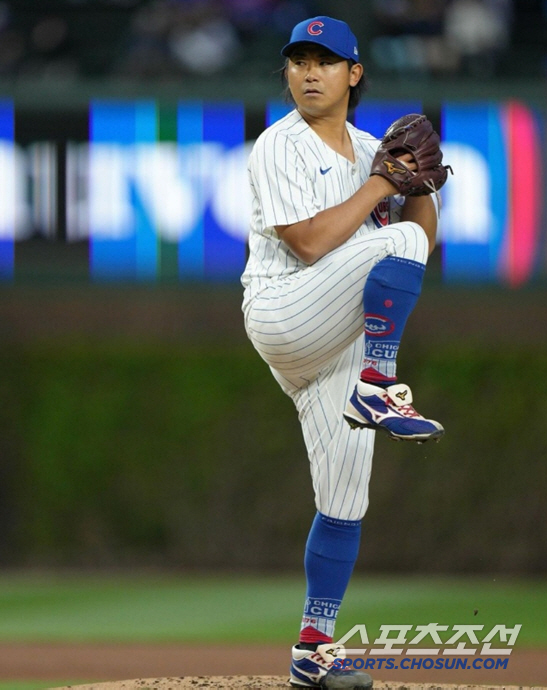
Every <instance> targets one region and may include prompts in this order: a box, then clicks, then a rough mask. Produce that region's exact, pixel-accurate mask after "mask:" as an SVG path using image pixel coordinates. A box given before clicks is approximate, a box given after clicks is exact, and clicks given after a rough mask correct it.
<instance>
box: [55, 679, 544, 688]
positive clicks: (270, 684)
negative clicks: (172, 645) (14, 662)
mask: <svg viewBox="0 0 547 690" xmlns="http://www.w3.org/2000/svg"><path fill="white" fill-rule="evenodd" d="M289 687H290V685H289V682H288V679H287V678H286V677H282V676H184V677H181V678H137V679H135V680H121V681H116V682H114V683H93V684H92V685H68V686H66V687H63V688H50V690H171V688H173V689H174V690H177V689H191V688H194V689H197V688H211V690H212V689H213V688H215V689H218V690H224V689H226V690H234V689H235V688H237V689H238V690H239V689H240V688H242V689H244V690H251V689H253V690H259V689H260V688H289ZM374 690H546V689H545V688H541V687H539V686H517V685H513V686H511V685H504V686H500V685H426V684H421V683H408V684H402V683H382V682H378V681H375V683H374Z"/></svg>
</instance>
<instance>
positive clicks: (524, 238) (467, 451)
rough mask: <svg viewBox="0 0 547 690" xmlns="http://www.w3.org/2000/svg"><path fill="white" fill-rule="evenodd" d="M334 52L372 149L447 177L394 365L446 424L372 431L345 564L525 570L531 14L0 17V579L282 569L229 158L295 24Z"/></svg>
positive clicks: (546, 445)
mask: <svg viewBox="0 0 547 690" xmlns="http://www.w3.org/2000/svg"><path fill="white" fill-rule="evenodd" d="M323 13H327V14H332V15H334V16H337V17H339V18H341V19H346V20H348V21H349V22H350V23H351V24H352V26H353V27H354V30H355V31H356V33H357V35H358V37H359V39H360V43H361V47H362V53H363V62H364V64H365V67H366V71H367V74H368V77H369V80H370V88H369V94H368V96H367V97H366V98H365V100H364V102H363V104H362V105H361V106H360V107H359V109H358V110H357V111H356V113H355V114H354V118H355V121H356V123H357V124H360V125H362V126H363V127H364V128H366V129H369V130H370V131H373V133H375V134H381V132H382V131H383V130H384V129H385V127H386V126H387V124H389V122H390V121H391V120H392V119H394V118H395V117H397V116H398V115H399V114H402V113H404V112H408V111H413V110H422V109H423V110H425V111H426V112H427V113H428V114H429V115H430V117H431V119H432V120H434V122H435V123H436V125H437V126H438V127H439V129H440V131H441V134H442V137H443V140H444V149H445V160H446V162H448V163H451V164H452V165H453V168H454V170H455V173H456V174H455V176H454V178H451V179H450V180H449V183H448V184H447V186H446V188H445V189H444V190H443V203H444V215H443V220H442V227H441V237H440V240H439V247H438V249H437V251H436V252H435V254H434V256H433V257H432V260H431V266H430V270H429V272H428V275H427V280H426V285H425V289H424V294H423V297H422V300H421V302H420V304H419V306H418V308H417V309H416V312H415V315H414V316H413V319H412V322H411V323H410V324H409V327H408V332H407V334H406V335H405V338H406V343H405V347H404V354H403V355H402V362H401V372H404V376H405V378H407V380H408V382H409V383H411V384H412V386H413V387H414V388H415V389H416V390H417V391H419V395H420V401H421V406H422V407H423V409H424V410H425V411H426V412H428V413H431V414H433V413H434V414H435V415H437V416H438V417H439V418H440V419H441V420H442V421H443V423H445V426H446V428H447V435H446V438H445V439H443V441H442V443H441V444H439V445H438V446H437V445H435V446H434V447H428V446H416V447H402V448H401V447H400V445H396V444H389V443H388V442H385V440H384V439H383V438H382V439H378V441H377V451H376V460H375V463H376V464H375V472H374V477H373V482H372V487H371V507H370V511H369V515H368V516H367V518H366V520H365V538H364V546H363V554H362V556H361V557H360V562H359V565H358V569H359V570H360V571H362V572H366V573H386V572H387V573H421V574H425V575H431V574H452V575H454V574H487V573H488V574H491V573H498V574H500V575H522V576H538V575H540V574H544V573H545V572H546V570H547V552H546V550H545V543H546V541H547V540H546V537H547V503H546V501H545V495H546V492H547V464H546V462H545V457H546V453H547V424H546V420H547V395H546V393H545V383H544V382H545V380H546V378H547V376H546V375H547V354H546V353H547V349H546V347H545V346H546V344H547V310H546V309H545V286H546V277H547V242H546V240H547V218H546V199H547V197H546V186H545V175H544V170H545V165H546V152H547V148H546V139H545V134H546V132H545V125H546V106H547V102H546V89H545V86H546V78H547V59H546V58H547V4H546V3H545V2H542V1H541V0H536V1H533V0H519V2H514V3H513V2H511V1H510V0H413V1H411V0H406V1H405V0H381V1H380V0H378V1H375V0H369V1H364V0H361V1H350V0H337V2H336V3H330V2H315V1H312V0H290V1H289V0H222V1H219V2H214V1H212V0H42V1H41V2H36V1H35V0H11V1H9V0H3V1H2V2H0V97H1V100H0V180H1V183H0V189H1V190H2V191H1V194H0V276H1V283H0V353H1V357H2V364H3V367H2V368H3V373H2V376H1V377H0V404H1V410H2V412H1V414H0V431H1V433H0V457H1V459H2V462H1V464H0V478H1V481H0V516H1V524H2V528H1V530H0V567H2V568H4V569H5V570H11V569H14V568H34V569H44V568H53V569H56V568H93V569H105V568H135V567H139V566H140V567H153V568H164V569H171V570H176V571H177V572H190V571H192V572H195V571H196V570H198V571H199V570H208V571H210V570H218V571H222V572H226V571H232V572H233V571H236V572H238V571H252V572H258V573H260V572H282V571H283V572H285V571H286V572H299V571H300V563H301V554H302V546H303V543H304V540H305V537H306V533H307V530H308V526H309V523H310V520H311V518H312V515H313V512H314V508H313V498H312V493H311V487H310V482H309V479H308V467H307V460H306V457H305V451H304V446H303V442H302V440H301V438H300V431H299V428H298V422H297V420H296V415H295V412H294V410H293V409H292V405H291V403H290V401H289V400H288V399H287V398H285V397H284V396H283V395H282V393H281V392H280V391H278V390H277V387H276V385H275V382H274V381H273V380H272V379H271V376H270V374H269V372H268V371H267V369H266V367H265V366H264V365H263V364H262V362H261V361H260V360H259V358H258V356H257V355H256V354H255V353H254V351H253V350H252V347H251V346H250V344H249V343H248V342H247V340H246V338H245V334H244V332H243V322H242V318H241V313H240V302H241V288H240V286H239V282H238V278H239V275H240V273H241V271H242V268H243V264H244V260H245V239H246V232H247V217H248V213H247V208H248V207H247V203H248V198H247V193H246V188H245V157H246V155H247V153H248V149H249V146H250V145H251V144H252V141H253V139H254V138H256V136H257V135H258V134H259V133H260V131H261V130H262V129H263V128H264V127H265V125H266V124H267V123H268V122H271V121H272V120H273V119H275V118H276V117H279V116H280V115H281V114H283V112H284V111H285V109H286V106H285V105H284V103H283V101H282V99H281V85H280V79H279V74H278V70H279V68H280V66H281V58H280V56H279V48H280V46H281V45H282V44H283V42H284V41H285V40H286V37H287V36H288V33H289V31H290V29H291V27H292V26H293V25H294V23H296V22H297V21H299V20H301V19H303V18H306V17H307V16H315V15H317V14H323Z"/></svg>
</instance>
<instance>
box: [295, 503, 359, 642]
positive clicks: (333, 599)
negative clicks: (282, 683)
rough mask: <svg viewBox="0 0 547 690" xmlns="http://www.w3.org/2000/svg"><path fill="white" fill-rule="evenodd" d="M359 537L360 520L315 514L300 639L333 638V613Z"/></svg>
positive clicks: (309, 541) (354, 558)
mask: <svg viewBox="0 0 547 690" xmlns="http://www.w3.org/2000/svg"><path fill="white" fill-rule="evenodd" d="M360 539H361V521H360V520H355V521H353V520H337V519H336V518H331V517H327V516H326V515H323V514H322V513H319V512H318V513H317V514H316V516H315V518H314V521H313V523H312V527H311V530H310V533H309V536H308V541H307V544H306V554H305V558H304V568H305V572H306V581H307V592H306V603H305V606H304V614H303V616H302V626H301V629H300V642H301V643H305V644H317V643H323V642H332V641H333V637H334V626H335V623H336V616H337V615H338V610H339V609H340V604H341V603H342V599H343V597H344V593H345V591H346V588H347V586H348V582H349V580H350V577H351V574H352V572H353V566H354V565H355V561H356V560H357V554H358V552H359V543H360Z"/></svg>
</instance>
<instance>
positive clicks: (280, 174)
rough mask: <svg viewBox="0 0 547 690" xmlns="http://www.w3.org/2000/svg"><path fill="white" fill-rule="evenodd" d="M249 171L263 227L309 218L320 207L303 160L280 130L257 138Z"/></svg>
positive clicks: (292, 142) (287, 223)
mask: <svg viewBox="0 0 547 690" xmlns="http://www.w3.org/2000/svg"><path fill="white" fill-rule="evenodd" d="M250 174H251V183H252V186H253V189H254V193H255V194H256V196H257V199H258V202H259V204H260V207H261V210H262V220H263V223H264V226H265V227H270V226H274V225H291V224H292V223H297V222H298V221H301V220H306V219H307V218H313V216H315V215H316V213H317V212H318V211H319V210H320V207H319V205H318V204H317V201H316V198H315V195H314V190H313V183H312V180H311V179H310V177H309V175H308V173H307V171H306V166H305V163H304V160H303V158H302V156H301V154H300V153H299V152H298V150H297V147H296V145H295V143H294V141H293V140H292V139H291V138H290V137H287V136H286V135H285V134H283V132H271V133H270V134H269V135H268V136H266V137H263V138H261V139H258V140H257V142H256V144H255V149H254V151H253V153H252V155H251V159H250Z"/></svg>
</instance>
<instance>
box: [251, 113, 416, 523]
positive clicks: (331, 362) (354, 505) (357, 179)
mask: <svg viewBox="0 0 547 690" xmlns="http://www.w3.org/2000/svg"><path fill="white" fill-rule="evenodd" d="M347 129H348V132H349V135H350V138H351V141H352V144H353V151H354V156H355V162H354V163H352V162H351V161H349V160H348V159H346V158H344V157H343V156H341V155H339V154H338V153H336V152H335V151H334V150H333V149H331V148H330V147H329V146H328V145H327V144H325V143H324V142H323V141H322V139H321V138H320V137H319V136H318V135H317V134H316V133H315V132H314V131H313V130H312V129H311V128H310V127H309V125H308V124H307V123H306V122H305V120H304V119H303V118H302V117H301V115H300V114H299V113H298V111H296V110H295V111H293V112H292V113H290V114H289V115H287V116H286V117H285V118H283V119H282V120H279V121H278V122H277V123H275V124H274V125H272V126H271V127H270V128H268V129H267V130H266V131H265V132H264V133H263V134H262V135H261V136H260V137H259V138H258V139H257V142H256V144H255V146H254V148H253V152H252V154H251V156H250V159H249V176H250V184H251V188H252V195H253V206H252V218H251V232H250V237H249V248H250V255H249V259H248V262H247V266H246V268H245V272H244V274H243V276H242V283H243V285H244V286H245V295H244V300H243V310H244V312H245V325H246V328H247V333H248V335H249V337H250V339H251V341H252V342H253V344H254V346H255V348H256V350H257V351H258V352H259V354H260V355H261V357H262V358H263V359H264V360H265V361H266V362H267V363H268V364H269V366H270V368H271V371H272V373H273V375H274V377H275V378H276V380H277V381H278V383H279V384H280V385H281V387H282V388H283V390H284V391H285V392H286V393H287V394H288V395H290V396H291V398H292V400H293V401H294V404H295V406H296V408H297V410H298V415H299V419H300V423H301V426H302V431H303V436H304V441H305V444H306V448H307V451H308V456H309V460H310V471H311V476H312V482H313V488H314V493H315V503H316V507H317V509H318V510H319V511H320V512H321V513H322V514H324V515H328V516H330V517H333V518H339V519H343V520H359V519H360V518H362V517H363V515H364V513H365V511H366V508H367V506H368V483H369V477H370V472H371V467H372V454H373V447H374V436H375V432H374V431H371V430H369V429H363V430H361V431H360V432H359V433H358V434H356V433H354V432H353V431H352V430H351V429H350V427H349V425H348V424H347V423H345V421H344V419H343V417H342V412H343V409H344V406H345V403H346V401H347V399H348V397H349V395H350V394H351V391H352V389H353V387H354V386H355V383H356V381H357V379H358V377H359V373H360V369H361V365H362V363H363V356H364V347H363V337H362V336H363V326H364V310H363V287H364V285H365V282H366V279H367V276H368V274H369V273H370V271H371V270H372V268H373V267H374V266H375V265H376V264H377V263H378V262H379V261H381V260H382V259H383V258H385V257H387V256H393V257H402V258H405V259H410V260H412V261H417V262H421V263H424V264H425V263H426V261H427V256H428V242H427V238H426V235H425V233H424V231H423V229H422V228H421V227H420V226H419V225H417V224H416V223H413V222H408V221H406V222H398V221H399V220H400V210H401V208H402V206H401V205H400V204H399V202H398V200H396V199H395V198H393V197H390V198H389V200H388V199H386V200H384V201H382V202H380V203H379V204H378V205H377V206H376V208H375V209H374V211H373V212H372V213H371V214H370V215H369V216H368V217H367V218H363V223H362V224H361V226H360V227H359V228H358V229H357V231H356V232H355V233H354V235H353V236H352V237H351V238H350V239H349V240H348V241H347V242H344V243H343V244H342V245H340V246H339V247H337V248H336V249H334V250H333V251H331V252H329V253H328V254H327V255H325V256H323V257H322V258H321V259H319V260H318V261H316V262H315V263H314V264H312V265H311V266H309V265H307V264H305V263H304V262H302V261H300V260H299V259H298V258H297V257H296V256H295V255H294V254H293V253H292V252H291V251H290V249H289V248H288V247H287V246H286V245H285V243H284V242H282V241H281V240H280V238H279V237H278V235H277V233H276V231H275V226H276V225H290V224H292V223H295V222H298V221H301V220H305V219H307V218H312V217H313V216H315V215H316V214H317V213H318V212H320V211H322V210H324V209H326V208H330V207H332V206H336V205H338V204H340V203H342V202H344V201H345V200H347V199H348V198H349V197H350V196H352V195H353V194H354V193H355V192H356V191H357V190H358V189H359V188H360V187H361V186H362V185H363V184H364V183H365V182H366V180H367V179H368V177H369V170H370V167H371V162H372V159H373V157H374V154H375V152H376V149H377V147H378V144H379V142H378V140H377V139H375V138H374V137H372V136H371V135H370V134H367V133H365V132H361V131H360V130H357V129H356V128H355V127H353V126H352V125H351V124H350V123H348V124H347ZM403 202H404V201H403V200H401V204H402V203H403Z"/></svg>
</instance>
